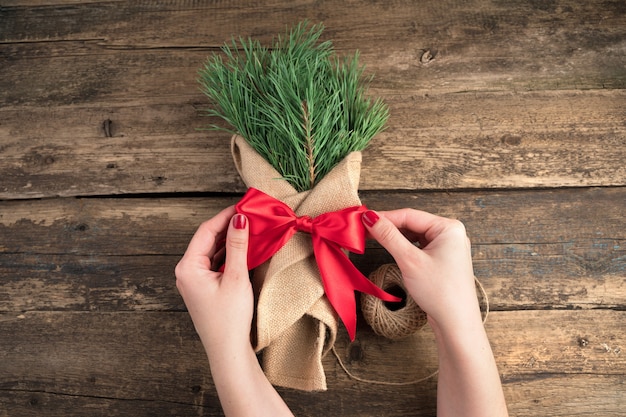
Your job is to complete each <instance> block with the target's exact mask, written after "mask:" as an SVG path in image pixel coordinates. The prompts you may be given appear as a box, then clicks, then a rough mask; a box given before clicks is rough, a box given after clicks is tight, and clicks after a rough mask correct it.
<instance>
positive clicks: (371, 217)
mask: <svg viewBox="0 0 626 417" xmlns="http://www.w3.org/2000/svg"><path fill="white" fill-rule="evenodd" d="M379 218H380V217H378V214H376V212H375V211H372V210H368V211H366V212H364V213H363V223H365V224H366V225H367V226H369V227H372V226H374V225H375V224H376V222H377V221H378V219H379Z"/></svg>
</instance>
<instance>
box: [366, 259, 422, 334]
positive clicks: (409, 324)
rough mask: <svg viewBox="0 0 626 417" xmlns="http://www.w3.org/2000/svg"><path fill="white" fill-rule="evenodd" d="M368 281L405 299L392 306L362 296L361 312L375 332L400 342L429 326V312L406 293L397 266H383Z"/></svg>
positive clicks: (370, 296)
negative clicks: (427, 324)
mask: <svg viewBox="0 0 626 417" xmlns="http://www.w3.org/2000/svg"><path fill="white" fill-rule="evenodd" d="M369 278H370V280H371V281H372V282H373V283H374V284H376V285H377V286H379V287H380V288H382V289H383V290H385V291H387V292H390V293H392V294H393V295H396V296H398V297H400V298H402V302H399V303H389V302H386V301H383V300H381V299H380V298H378V297H375V296H373V295H369V294H361V311H362V312H363V317H364V318H365V321H366V322H367V323H368V324H369V325H370V327H371V328H372V330H374V333H376V334H377V335H379V336H384V337H386V338H387V339H391V340H400V339H404V338H405V337H407V336H410V335H412V334H413V333H415V332H416V331H417V330H419V329H421V328H422V327H423V326H424V325H426V323H427V317H426V313H424V311H423V310H422V309H421V308H420V307H419V306H418V305H417V304H416V303H415V301H414V300H413V298H411V297H410V296H409V295H408V294H407V291H406V288H405V287H404V283H403V280H402V273H400V268H398V266H397V265H396V264H385V265H382V266H381V267H379V268H378V269H376V270H375V271H374V272H372V273H371V274H370V276H369Z"/></svg>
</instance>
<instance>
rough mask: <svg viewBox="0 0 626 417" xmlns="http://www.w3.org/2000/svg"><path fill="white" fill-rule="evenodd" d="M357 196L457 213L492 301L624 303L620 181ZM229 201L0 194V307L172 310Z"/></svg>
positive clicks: (380, 254)
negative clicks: (212, 222) (202, 238)
mask: <svg viewBox="0 0 626 417" xmlns="http://www.w3.org/2000/svg"><path fill="white" fill-rule="evenodd" d="M362 197H363V202H364V203H365V204H367V205H368V206H369V207H372V208H374V209H378V210H383V209H394V208H401V207H414V208H419V209H422V210H426V211H430V212H434V213H437V214H440V215H443V216H448V217H456V218H459V219H461V220H462V221H463V222H464V223H465V224H466V227H467V229H468V233H469V235H470V236H471V239H472V243H473V248H474V267H475V271H476V275H477V277H478V278H479V279H480V280H481V282H482V283H483V284H484V286H485V288H486V289H487V292H488V294H489V297H490V299H491V305H492V308H493V309H496V310H502V309H505V310H508V309H519V308H530V309H547V308H560V309H564V308H565V309H571V308H598V307H600V308H626V256H625V250H626V224H625V222H626V212H625V211H626V204H625V203H624V202H626V189H625V188H613V189H602V188H600V189H568V190H554V191H549V190H545V191H540V192H538V191H533V192H531V191H515V192H514V191H508V192H477V191H476V192H463V193H450V194H447V193H434V192H433V193H421V194H411V193H379V192H376V193H364V194H363V196H362ZM237 200H238V197H224V198H176V199H143V198H141V199H139V198H138V199H51V200H41V201H5V202H1V203H0V275H2V276H3V277H4V279H3V280H2V281H1V282H0V311H14V312H15V311H28V310H83V311H84V310H106V311H115V310H137V311H141V310H180V309H182V308H183V304H182V300H181V299H180V297H179V295H178V293H177V292H176V289H175V287H174V276H173V269H174V266H175V265H176V263H177V262H178V260H179V258H180V256H182V253H183V252H184V250H185V248H186V246H187V244H188V242H189V239H190V238H191V235H192V234H193V232H194V231H195V229H196V228H197V226H198V225H199V224H200V222H202V221H203V220H205V219H208V218H210V217H212V216H213V215H214V214H215V213H217V212H218V211H219V210H221V209H222V208H224V207H226V206H228V205H231V204H234V203H235V202H236V201H237ZM598 213H602V215H601V216H599V215H598ZM353 259H354V262H355V264H356V265H357V266H358V267H359V268H360V269H361V270H362V271H363V272H364V273H366V274H369V273H370V272H371V271H373V270H374V269H375V268H377V267H378V266H380V265H381V264H383V263H388V262H392V259H391V257H390V256H389V255H388V254H387V253H386V252H385V251H384V250H382V249H381V248H380V246H378V245H377V244H375V243H373V242H372V243H370V244H369V245H368V248H367V255H365V256H353Z"/></svg>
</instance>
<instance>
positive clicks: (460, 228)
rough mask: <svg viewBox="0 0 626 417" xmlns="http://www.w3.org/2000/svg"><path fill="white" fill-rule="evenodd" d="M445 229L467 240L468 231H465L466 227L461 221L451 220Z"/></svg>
mask: <svg viewBox="0 0 626 417" xmlns="http://www.w3.org/2000/svg"><path fill="white" fill-rule="evenodd" d="M445 229H446V230H447V231H448V232H449V233H451V234H454V235H457V236H462V237H464V238H467V230H466V229H465V225H464V224H463V222H462V221H460V220H457V219H449V220H448V221H447V224H446V226H445Z"/></svg>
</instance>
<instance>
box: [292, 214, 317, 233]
mask: <svg viewBox="0 0 626 417" xmlns="http://www.w3.org/2000/svg"><path fill="white" fill-rule="evenodd" d="M296 230H297V231H299V232H305V233H311V231H312V230H313V220H311V218H310V217H309V216H302V217H298V218H297V219H296Z"/></svg>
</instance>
